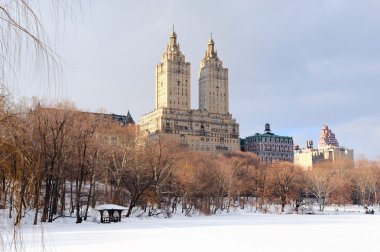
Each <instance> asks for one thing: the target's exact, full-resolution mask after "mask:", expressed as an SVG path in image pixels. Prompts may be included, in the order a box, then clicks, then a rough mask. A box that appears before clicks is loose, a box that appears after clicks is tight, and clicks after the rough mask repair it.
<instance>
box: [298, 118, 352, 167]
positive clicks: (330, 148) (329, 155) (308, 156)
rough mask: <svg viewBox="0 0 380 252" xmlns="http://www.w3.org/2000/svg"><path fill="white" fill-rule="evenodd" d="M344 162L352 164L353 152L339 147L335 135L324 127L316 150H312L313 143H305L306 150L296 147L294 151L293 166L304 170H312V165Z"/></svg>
mask: <svg viewBox="0 0 380 252" xmlns="http://www.w3.org/2000/svg"><path fill="white" fill-rule="evenodd" d="M342 160H344V161H346V162H349V163H351V165H352V166H353V164H354V151H353V150H352V149H348V148H345V147H341V146H339V143H338V140H337V139H336V137H335V134H334V133H333V132H332V131H331V129H329V127H328V126H327V125H324V126H323V127H322V130H321V134H320V138H319V143H318V148H317V149H314V147H313V141H307V142H306V148H303V149H300V148H299V147H298V146H296V148H295V149H294V164H296V165H299V166H301V167H302V168H304V169H312V168H313V165H315V164H317V163H320V162H324V161H330V162H336V161H342Z"/></svg>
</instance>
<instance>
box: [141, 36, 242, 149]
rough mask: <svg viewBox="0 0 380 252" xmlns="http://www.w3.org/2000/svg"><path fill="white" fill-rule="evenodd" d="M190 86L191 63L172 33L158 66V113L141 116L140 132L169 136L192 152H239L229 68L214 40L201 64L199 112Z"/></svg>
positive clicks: (237, 128) (209, 43) (156, 111)
mask: <svg viewBox="0 0 380 252" xmlns="http://www.w3.org/2000/svg"><path fill="white" fill-rule="evenodd" d="M190 87H191V83H190V63H189V62H186V60H185V56H184V54H183V53H182V52H181V51H180V46H179V43H178V42H177V35H176V33H175V32H174V30H173V31H172V32H171V33H170V37H169V44H168V46H167V48H166V51H165V52H164V53H163V55H162V57H161V62H160V63H159V64H158V65H157V66H156V105H155V110H154V111H152V112H150V113H148V114H146V115H143V116H142V117H141V119H140V122H139V126H140V129H141V130H142V131H143V132H145V133H146V134H147V135H149V136H154V135H157V134H163V135H166V136H170V137H172V138H173V139H175V140H177V141H178V142H179V143H181V144H182V145H184V146H188V147H189V148H191V149H193V150H199V151H211V152H218V151H232V150H239V124H237V123H236V120H235V119H233V118H232V115H231V114H230V113H229V108H228V106H229V104H228V69H227V68H223V63H222V61H221V60H220V59H219V58H218V56H217V52H216V50H215V43H214V40H213V39H212V38H210V40H209V42H208V46H207V51H206V54H205V57H204V58H203V59H202V60H201V64H200V70H199V109H191V106H190Z"/></svg>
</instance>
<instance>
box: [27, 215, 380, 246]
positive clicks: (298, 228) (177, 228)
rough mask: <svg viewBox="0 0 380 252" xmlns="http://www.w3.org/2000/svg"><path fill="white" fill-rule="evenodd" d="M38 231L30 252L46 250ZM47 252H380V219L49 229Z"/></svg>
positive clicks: (151, 222)
mask: <svg viewBox="0 0 380 252" xmlns="http://www.w3.org/2000/svg"><path fill="white" fill-rule="evenodd" d="M37 233H38V231H37V230H33V229H29V228H27V230H25V231H24V232H23V237H24V239H25V242H24V244H25V248H26V251H41V250H42V246H41V242H40V238H39V236H40V235H39V234H37ZM44 237H45V238H44V239H45V249H46V251H70V252H74V251H81V252H84V251H109V252H110V251H173V250H175V251H231V250H236V251H239V250H240V251H241V250H243V251H292V252H294V251H308V252H309V251H318V252H321V251H367V252H368V251H380V215H364V214H360V215H262V214H258V215H226V216H204V217H175V218H173V219H155V218H149V219H137V218H132V219H123V222H122V223H112V224H97V223H92V222H89V223H83V224H79V225H76V224H74V223H72V222H71V221H70V222H66V221H65V222H62V223H53V224H48V225H45V227H44Z"/></svg>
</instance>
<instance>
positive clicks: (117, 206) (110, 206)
mask: <svg viewBox="0 0 380 252" xmlns="http://www.w3.org/2000/svg"><path fill="white" fill-rule="evenodd" d="M95 209H96V210H107V209H111V210H128V208H127V207H123V206H119V205H115V204H104V205H99V206H97V207H95Z"/></svg>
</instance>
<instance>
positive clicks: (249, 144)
mask: <svg viewBox="0 0 380 252" xmlns="http://www.w3.org/2000/svg"><path fill="white" fill-rule="evenodd" d="M241 149H242V150H243V151H248V152H254V153H256V155H257V156H258V158H259V159H260V162H261V163H262V164H268V165H270V164H272V163H275V162H279V161H286V162H293V138H292V137H288V136H279V135H275V134H274V133H272V131H271V129H270V125H269V123H267V124H265V132H264V133H263V134H260V133H256V134H255V135H253V136H249V137H246V138H245V139H242V140H241Z"/></svg>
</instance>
